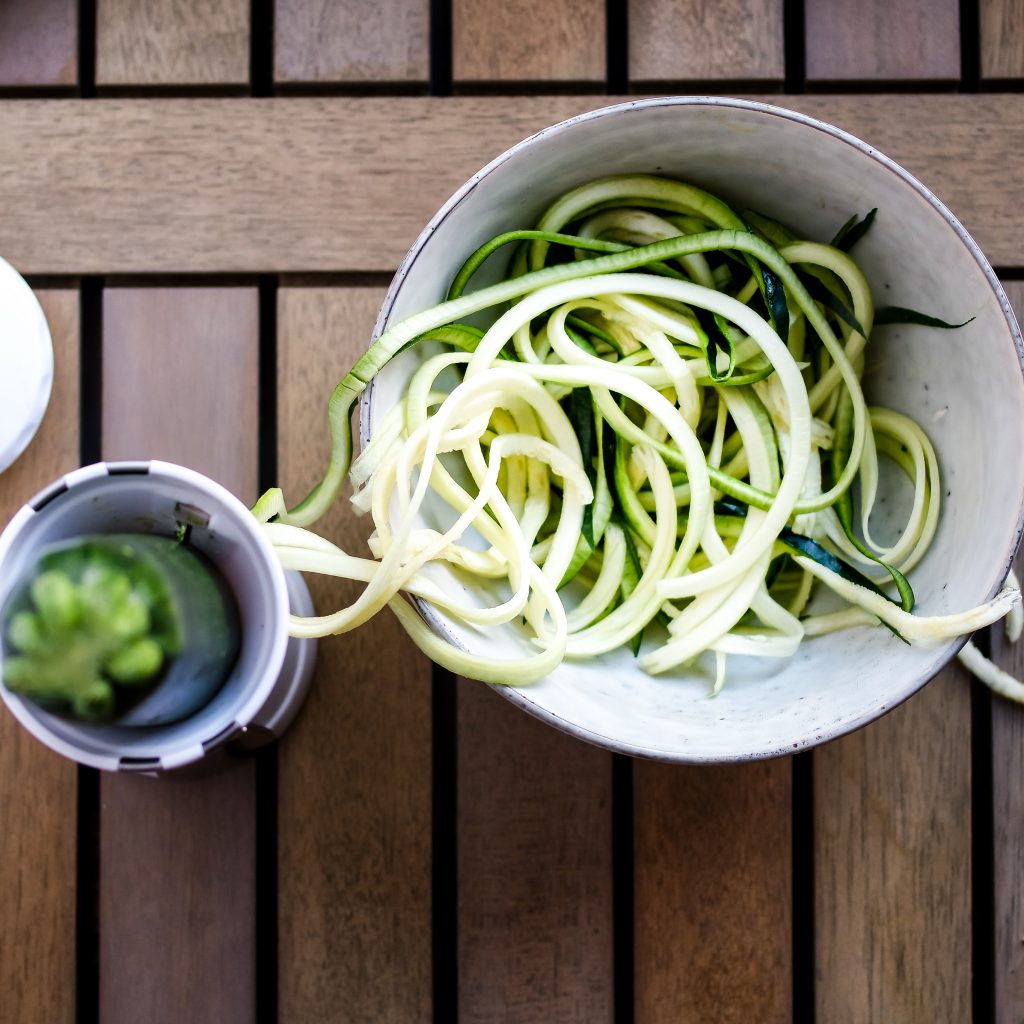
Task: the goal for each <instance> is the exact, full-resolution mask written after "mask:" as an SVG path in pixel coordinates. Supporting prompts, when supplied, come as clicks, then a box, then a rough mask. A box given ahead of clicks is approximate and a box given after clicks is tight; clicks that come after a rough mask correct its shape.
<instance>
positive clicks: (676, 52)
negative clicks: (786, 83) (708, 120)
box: [629, 0, 813, 82]
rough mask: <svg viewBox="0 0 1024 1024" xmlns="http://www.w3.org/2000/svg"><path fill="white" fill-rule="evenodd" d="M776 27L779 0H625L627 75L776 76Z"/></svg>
mask: <svg viewBox="0 0 1024 1024" xmlns="http://www.w3.org/2000/svg"><path fill="white" fill-rule="evenodd" d="M811 2H813V0H811ZM782 29H783V19H782V0H630V4H629V75H630V78H631V79H632V80H633V81H634V82H659V81H661V82H664V81H683V82H685V81H705V80H712V79H734V80H741V81H744V82H777V81H781V80H782V78H783V77H784V75H785V73H786V67H785V59H784V54H783V40H782Z"/></svg>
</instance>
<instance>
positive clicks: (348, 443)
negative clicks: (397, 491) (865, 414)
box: [253, 229, 864, 526]
mask: <svg viewBox="0 0 1024 1024" xmlns="http://www.w3.org/2000/svg"><path fill="white" fill-rule="evenodd" d="M535 244H541V243H535ZM725 249H735V250H737V251H739V252H742V253H746V254H748V255H750V256H753V257H756V258H757V259H758V260H760V261H761V262H763V263H765V264H766V265H767V266H768V267H769V268H770V269H771V270H772V271H773V272H774V273H775V274H776V275H777V276H778V277H779V279H780V280H781V281H782V283H783V285H784V286H785V288H786V289H787V290H788V291H789V293H790V294H791V295H792V296H793V297H794V298H795V299H796V301H797V305H798V306H799V308H800V309H801V310H802V311H803V313H804V314H805V315H806V316H807V318H808V320H810V321H811V322H812V324H814V326H815V329H816V330H817V331H818V333H819V335H821V336H822V337H826V336H827V337H828V338H829V339H830V340H831V344H832V346H833V347H834V349H835V351H836V352H837V353H838V358H837V363H838V364H839V365H843V362H844V361H845V357H843V356H842V351H841V348H840V346H839V342H838V340H837V339H836V337H835V335H834V334H833V332H832V329H831V328H830V327H829V326H828V323H827V322H826V320H825V318H824V316H823V315H822V314H821V312H820V310H819V309H818V307H817V305H816V304H815V302H814V300H813V299H812V298H811V296H810V295H809V294H808V292H807V289H806V288H805V287H804V285H803V284H802V283H801V281H800V280H799V278H798V277H797V275H796V272H795V271H794V270H793V269H792V268H791V267H790V265H789V264H788V263H787V262H786V261H785V259H784V258H783V257H782V256H781V255H779V253H778V251H777V250H776V249H774V248H773V247H772V246H771V245H770V244H769V243H767V242H765V241H764V240H763V239H761V238H758V237H757V236H756V235H753V234H751V233H750V232H748V231H746V230H729V229H726V230H719V231H709V232H706V233H704V234H701V235H683V236H680V237H678V238H670V239H666V240H664V241H660V242H654V243H652V244H651V245H645V246H639V247H638V248H635V249H627V250H624V251H623V252H617V253H612V254H610V255H607V256H598V257H595V258H594V259H590V260H580V261H578V262H576V263H569V264H559V265H556V266H552V267H542V268H541V269H540V270H534V271H532V272H530V273H528V274H524V275H523V276H522V277H518V278H513V279H512V280H508V281H502V282H500V283H498V284H494V285H490V286H489V287H487V288H483V289H481V290H480V291H477V292H472V293H470V294H469V295H462V296H460V297H459V298H457V299H452V300H450V301H447V302H442V303H440V304H439V305H437V306H433V307H432V308H430V309H428V310H424V311H423V312H422V313H416V314H414V315H413V316H410V317H407V318H406V319H405V320H403V321H401V322H400V323H398V324H396V325H395V326H394V327H390V328H388V329H387V330H386V331H385V332H384V333H383V334H381V336H380V337H379V338H378V339H377V340H376V342H374V344H373V345H372V346H371V347H370V349H369V350H368V351H367V352H366V353H365V354H364V355H363V356H362V357H361V358H360V359H359V360H358V362H357V363H356V365H355V366H354V367H353V368H352V369H351V370H350V371H349V372H348V373H347V374H346V375H345V376H344V377H343V378H342V380H341V382H340V383H339V384H338V386H337V387H336V388H335V390H334V392H333V394H332V395H331V397H330V400H329V402H328V406H327V418H328V426H329V429H330V434H331V456H330V460H329V462H328V465H327V471H326V472H325V473H324V476H323V479H322V480H321V481H320V482H319V483H318V484H317V485H316V486H315V487H314V488H313V490H312V491H310V493H309V494H308V495H307V496H306V497H305V498H304V499H303V500H302V501H301V502H299V504H298V505H296V506H295V507H294V508H293V509H290V510H288V509H287V508H286V506H285V503H284V498H283V495H282V494H281V492H280V490H278V489H273V490H271V491H268V492H266V493H265V494H264V495H263V496H262V497H261V498H260V500H259V501H258V502H257V503H256V505H255V506H254V507H253V514H254V515H256V517H257V518H258V519H260V520H261V521H267V520H268V519H270V518H273V517H275V516H276V518H277V521H278V522H282V523H286V524H290V525H293V526H310V525H312V524H313V523H315V522H316V521H317V520H318V519H319V518H320V517H321V516H322V515H323V514H324V512H326V511H327V509H328V508H329V507H330V506H331V504H332V503H333V501H334V499H335V498H336V497H337V495H338V492H339V491H340V490H341V488H342V485H343V484H344V481H345V476H346V474H347V473H348V467H349V464H350V463H351V460H352V428H351V424H350V422H349V418H350V414H351V411H352V407H353V405H354V404H355V402H356V400H357V399H358V398H359V397H360V395H362V393H363V392H364V391H365V390H366V387H367V386H368V384H369V383H370V381H371V380H373V378H374V376H376V374H377V373H379V372H380V370H381V369H383V367H384V366H385V365H387V363H388V362H389V361H390V360H391V359H392V358H393V357H394V356H395V355H397V354H398V353H399V352H400V351H401V350H402V349H403V348H404V347H405V346H406V345H407V344H409V343H410V342H412V341H413V340H415V339H416V338H418V337H420V336H421V335H423V334H426V333H427V332H428V331H433V330H435V329H437V328H438V327H442V326H444V325H446V324H450V323H453V322H454V321H457V320H460V319H461V318H463V317H466V316H470V315H471V314H473V313H477V312H480V311H481V310H484V309H489V308H490V307H492V306H495V305H498V304H499V303H503V302H507V301H509V300H510V299H515V298H519V297H520V296H522V295H525V294H526V293H528V292H533V291H536V290H538V289H540V288H542V287H545V286H547V285H552V284H559V283H561V282H563V281H573V280H578V279H579V278H581V277H588V276H591V275H594V274H612V273H618V272H622V271H627V270H633V269H636V268H637V267H642V266H645V265H647V264H648V263H651V262H652V261H653V262H658V261H664V260H667V259H675V258H676V257H678V256H682V255H686V254H689V253H698V252H714V251H717V250H725ZM826 344H828V343H826ZM846 366H847V367H848V366H849V364H848V363H847V364H846ZM849 373H850V374H851V375H852V370H850V371H849ZM859 430H860V434H859V437H860V441H859V443H860V444H863V430H864V424H863V422H860V423H859ZM857 438H858V435H857V432H856V431H855V441H854V446H855V452H854V454H855V455H856V456H857V457H858V459H859V451H857V450H856V449H857V446H858V440H857ZM853 469H854V472H855V470H856V466H855V465H854V466H853ZM854 472H849V473H845V474H844V476H843V478H841V479H840V481H839V483H838V484H837V489H845V488H846V487H849V485H850V483H852V481H853V477H854ZM822 507H823V506H822Z"/></svg>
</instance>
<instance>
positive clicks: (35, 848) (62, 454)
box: [0, 289, 78, 1024]
mask: <svg viewBox="0 0 1024 1024" xmlns="http://www.w3.org/2000/svg"><path fill="white" fill-rule="evenodd" d="M38 295H39V299H40V302H41V303H42V306H43V310H44V311H45V313H46V318H47V320H48V321H49V324H50V333H51V334H52V336H53V342H54V358H55V377H54V389H53V394H52V397H51V400H50V407H49V411H48V412H47V414H46V418H45V419H44V420H43V423H42V426H41V427H40V430H39V433H38V434H37V435H36V438H35V440H34V441H33V442H32V444H31V445H30V446H29V448H28V449H27V450H26V452H25V453H24V454H23V455H22V456H21V458H19V459H18V461H17V462H15V464H14V465H13V466H12V467H11V468H10V469H9V470H7V472H5V473H4V474H3V475H0V524H3V525H6V523H7V521H8V520H9V519H10V517H11V516H12V515H13V514H14V512H15V511H16V510H17V509H18V508H19V507H20V506H21V505H22V504H23V503H24V502H25V501H27V500H28V499H29V498H31V497H32V496H33V495H34V494H35V493H36V492H37V491H38V490H40V489H41V488H42V487H44V486H45V485H46V484H48V483H49V482H50V481H51V480H53V479H55V478H56V477H58V476H60V475H61V474H62V473H66V472H67V471H68V470H70V469H74V468H75V466H77V465H78V292H77V290H72V289H57V290H53V291H41V292H39V293H38ZM0 779H2V780H3V784H2V785H0V823H2V824H0V906H2V907H3V911H2V916H3V927H0V1020H3V1021H21V1020H25V1021H29V1020H32V1021H36V1020H38V1021H47V1022H52V1024H73V1022H74V1020H75V1005H76V1001H75V850H76V841H77V830H76V814H77V801H78V782H77V779H78V773H77V769H76V766H75V765H74V764H72V763H71V762H70V761H65V760H63V759H62V758H60V757H58V756H57V755H56V754H53V753H51V752H50V751H49V750H47V749H46V748H45V747H43V746H42V745H41V744H40V743H38V742H37V741H36V740H34V739H33V738H32V737H31V736H30V735H29V734H28V733H27V732H26V731H25V730H24V729H22V728H21V726H20V725H18V724H17V723H16V722H15V720H14V718H13V716H11V715H10V714H8V712H7V710H6V708H2V707H0Z"/></svg>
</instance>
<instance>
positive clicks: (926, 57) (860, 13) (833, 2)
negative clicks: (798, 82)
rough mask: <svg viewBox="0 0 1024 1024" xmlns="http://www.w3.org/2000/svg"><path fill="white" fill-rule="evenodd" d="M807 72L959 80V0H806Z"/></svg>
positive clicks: (821, 76) (819, 76)
mask: <svg viewBox="0 0 1024 1024" xmlns="http://www.w3.org/2000/svg"><path fill="white" fill-rule="evenodd" d="M805 23H806V33H807V42H806V45H807V78H808V80H809V81H825V82H843V81H849V80H851V79H868V80H871V79H880V80H882V81H899V80H911V81H928V80H938V81H955V80H957V79H958V78H959V77H960V8H959V4H958V0H877V2H872V3H857V4H851V3H846V2H844V0H807V4H806V7H805Z"/></svg>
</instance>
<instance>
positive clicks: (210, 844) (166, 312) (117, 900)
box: [100, 288, 258, 1024]
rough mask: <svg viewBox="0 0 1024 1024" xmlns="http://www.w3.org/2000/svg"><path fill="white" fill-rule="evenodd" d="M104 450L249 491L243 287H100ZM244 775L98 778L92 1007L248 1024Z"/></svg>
mask: <svg viewBox="0 0 1024 1024" xmlns="http://www.w3.org/2000/svg"><path fill="white" fill-rule="evenodd" d="M103 298H104V302H103V457H104V458H106V459H118V458H150V457H152V458H163V459H168V460H170V461H175V462H180V463H182V464H184V465H187V466H189V467H191V468H193V469H197V470H199V471H200V472H203V473H207V474H209V475H210V476H212V477H214V478H215V479H217V480H218V481H220V482H221V483H223V484H224V485H225V486H226V487H228V488H229V489H231V490H232V491H234V492H235V493H236V494H238V495H239V496H240V497H242V498H243V499H245V500H252V499H253V497H254V496H255V493H256V440H255V439H256V433H257V422H256V408H257V371H258V358H257V352H258V347H257V341H258V325H257V296H256V291H255V289H253V288H238V289H230V288H209V289H200V288H164V289H156V288H152V289H150V288H143V289H122V288H117V289H110V290H107V291H106V292H105V293H104V297H103ZM255 811H256V791H255V771H254V765H253V763H252V762H243V763H241V764H239V765H238V766H235V767H232V768H231V769H230V770H226V771H224V772H223V773H221V774H216V775H211V776H209V777H207V778H184V779H168V780H161V781H155V780H152V779H145V778H137V777H129V776H124V775H105V776H104V777H103V780H102V783H101V811H100V821H101V843H100V1017H101V1019H102V1020H103V1021H104V1022H105V1024H122V1022H124V1024H129V1022H132V1024H134V1022H135V1021H139V1020H145V1021H147V1022H149V1024H181V1022H182V1021H189V1022H191V1024H205V1022H209V1024H225V1022H235V1021H238V1022H250V1021H252V1019H253V1014H254V1008H255V907H256V891H255Z"/></svg>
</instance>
